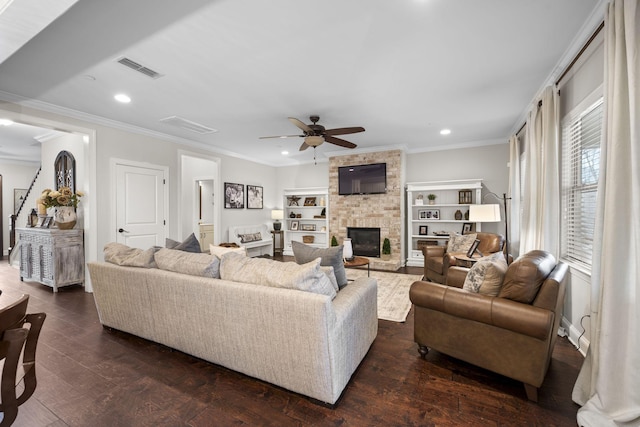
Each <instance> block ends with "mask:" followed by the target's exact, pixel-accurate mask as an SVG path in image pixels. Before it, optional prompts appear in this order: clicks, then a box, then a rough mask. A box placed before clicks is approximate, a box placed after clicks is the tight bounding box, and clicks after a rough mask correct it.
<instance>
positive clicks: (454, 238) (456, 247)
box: [447, 233, 478, 254]
mask: <svg viewBox="0 0 640 427" xmlns="http://www.w3.org/2000/svg"><path fill="white" fill-rule="evenodd" d="M477 236H478V235H477V234H476V233H473V234H463V235H461V234H452V235H451V236H450V237H449V243H447V252H448V253H465V254H466V253H467V251H468V250H469V249H470V248H471V245H472V244H473V242H475V241H476V238H477Z"/></svg>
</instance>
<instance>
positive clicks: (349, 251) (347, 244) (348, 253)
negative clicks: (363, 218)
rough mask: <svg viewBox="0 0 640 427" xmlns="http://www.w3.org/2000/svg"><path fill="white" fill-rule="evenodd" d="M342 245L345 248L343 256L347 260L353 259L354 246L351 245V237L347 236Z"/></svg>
mask: <svg viewBox="0 0 640 427" xmlns="http://www.w3.org/2000/svg"><path fill="white" fill-rule="evenodd" d="M342 245H343V246H344V249H343V254H342V255H343V256H344V259H346V260H351V259H353V246H352V245H351V239H350V238H348V237H347V238H345V239H344V241H343V242H342Z"/></svg>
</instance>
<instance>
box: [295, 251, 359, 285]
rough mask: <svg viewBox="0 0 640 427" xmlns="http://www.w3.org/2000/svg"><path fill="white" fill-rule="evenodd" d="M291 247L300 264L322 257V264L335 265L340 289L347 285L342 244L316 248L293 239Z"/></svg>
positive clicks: (334, 268) (334, 269) (334, 270)
mask: <svg viewBox="0 0 640 427" xmlns="http://www.w3.org/2000/svg"><path fill="white" fill-rule="evenodd" d="M291 249H293V256H294V257H295V259H296V262H297V263H298V264H304V263H306V262H310V261H313V260H314V259H316V258H320V259H321V261H320V265H324V266H331V267H333V272H334V274H335V275H336V280H337V281H338V286H339V287H340V289H342V288H344V287H345V286H347V271H346V270H345V268H344V260H343V256H342V245H340V246H332V247H330V248H314V247H313V246H309V245H305V244H304V243H301V242H296V241H292V242H291Z"/></svg>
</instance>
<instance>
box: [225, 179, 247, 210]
mask: <svg viewBox="0 0 640 427" xmlns="http://www.w3.org/2000/svg"><path fill="white" fill-rule="evenodd" d="M224 207H225V209H244V184H234V183H231V182H225V183H224Z"/></svg>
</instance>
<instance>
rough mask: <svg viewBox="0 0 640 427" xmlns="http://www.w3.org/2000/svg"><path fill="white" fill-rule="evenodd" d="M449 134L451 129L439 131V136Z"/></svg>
mask: <svg viewBox="0 0 640 427" xmlns="http://www.w3.org/2000/svg"><path fill="white" fill-rule="evenodd" d="M450 133H451V129H442V130H441V131H440V135H449V134H450Z"/></svg>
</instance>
